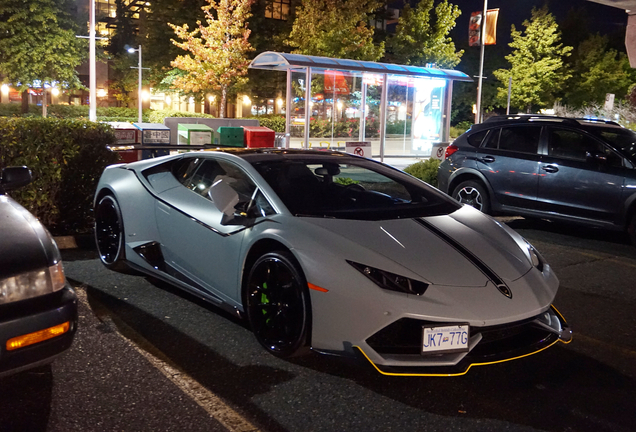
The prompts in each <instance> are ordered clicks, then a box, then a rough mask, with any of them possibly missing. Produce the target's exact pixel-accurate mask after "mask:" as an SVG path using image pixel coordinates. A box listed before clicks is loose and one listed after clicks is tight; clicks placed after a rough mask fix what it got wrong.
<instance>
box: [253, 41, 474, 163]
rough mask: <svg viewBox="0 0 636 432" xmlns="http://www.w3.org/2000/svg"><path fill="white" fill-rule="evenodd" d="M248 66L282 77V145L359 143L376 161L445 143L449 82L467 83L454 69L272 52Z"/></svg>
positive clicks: (422, 152) (428, 153) (424, 154)
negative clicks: (281, 73) (284, 75)
mask: <svg viewBox="0 0 636 432" xmlns="http://www.w3.org/2000/svg"><path fill="white" fill-rule="evenodd" d="M249 67H250V68H253V69H265V70H272V71H284V72H286V73H287V85H286V105H285V115H286V126H285V145H286V147H304V148H317V147H318V148H325V147H327V148H337V149H344V147H345V144H346V143H347V142H364V143H370V144H371V146H372V153H373V156H374V157H380V159H381V160H383V159H384V157H385V156H412V157H428V156H431V155H432V152H433V149H434V148H435V147H436V146H437V147H438V146H440V145H444V144H447V143H448V141H449V130H450V113H451V98H452V89H453V86H452V83H453V81H472V79H471V78H470V77H469V76H468V75H466V74H464V73H462V72H459V71H455V70H445V69H438V68H433V67H419V66H409V65H397V64H388V63H377V62H370V61H359V60H348V59H337V58H328V57H318V56H307V55H301V54H289V53H278V52H272V51H268V52H264V53H261V54H259V55H258V56H257V57H256V58H255V59H254V60H253V61H252V62H251V64H250V66H249ZM367 145H368V144H367ZM433 156H434V155H433Z"/></svg>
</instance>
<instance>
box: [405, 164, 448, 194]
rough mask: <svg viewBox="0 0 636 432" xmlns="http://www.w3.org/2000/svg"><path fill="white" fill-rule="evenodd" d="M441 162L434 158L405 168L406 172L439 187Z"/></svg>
mask: <svg viewBox="0 0 636 432" xmlns="http://www.w3.org/2000/svg"><path fill="white" fill-rule="evenodd" d="M441 162H442V161H440V160H439V159H433V158H431V159H427V160H424V161H419V162H416V163H414V164H411V165H409V166H407V167H406V168H404V172H406V173H408V174H411V175H412V176H413V177H417V178H418V179H420V180H424V181H425V182H426V183H428V184H430V185H431V186H435V187H437V169H438V168H439V164H440V163H441Z"/></svg>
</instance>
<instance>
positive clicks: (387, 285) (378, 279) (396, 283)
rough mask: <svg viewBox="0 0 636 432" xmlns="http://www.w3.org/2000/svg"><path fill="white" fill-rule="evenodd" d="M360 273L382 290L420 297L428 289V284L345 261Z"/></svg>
mask: <svg viewBox="0 0 636 432" xmlns="http://www.w3.org/2000/svg"><path fill="white" fill-rule="evenodd" d="M347 262H348V263H349V264H351V265H352V266H353V268H355V269H356V270H358V271H359V272H360V273H362V274H363V275H365V276H366V277H368V278H369V279H371V280H372V281H373V282H375V284H376V285H377V286H379V287H380V288H382V289H386V290H390V291H397V292H401V293H406V294H414V295H422V294H424V292H425V291H426V289H427V288H428V284H427V283H425V282H422V281H418V280H415V279H411V278H407V277H406V276H400V275H397V274H395V273H391V272H388V271H384V270H380V269H377V268H375V267H369V266H368V265H364V264H360V263H357V262H353V261H349V260H347Z"/></svg>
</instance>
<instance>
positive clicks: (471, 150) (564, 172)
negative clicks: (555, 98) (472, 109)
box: [438, 116, 636, 244]
mask: <svg viewBox="0 0 636 432" xmlns="http://www.w3.org/2000/svg"><path fill="white" fill-rule="evenodd" d="M438 183H439V188H440V189H441V190H443V191H444V192H446V193H448V194H449V195H452V196H453V197H454V198H456V199H457V200H459V201H460V202H463V203H466V204H470V205H472V206H473V207H476V208H478V209H480V210H481V211H483V212H485V213H500V214H517V215H523V216H530V217H542V218H548V219H554V220H562V221H569V222H576V223H583V224H586V225H591V226H596V227H602V228H609V229H615V230H626V231H627V232H628V233H629V235H630V238H631V240H632V242H634V243H635V244H636V211H635V210H636V133H634V132H632V131H630V130H628V129H625V128H623V127H621V126H620V125H618V124H617V123H614V122H609V121H599V120H587V119H573V118H562V117H548V116H501V117H494V118H491V119H489V120H488V121H486V122H484V123H482V124H478V125H475V126H473V127H472V128H471V129H469V130H468V131H466V133H464V134H463V135H461V136H460V137H459V138H457V139H456V140H455V141H454V142H453V144H451V145H450V146H448V148H447V150H446V159H445V160H444V161H443V162H442V163H441V165H440V167H439V171H438Z"/></svg>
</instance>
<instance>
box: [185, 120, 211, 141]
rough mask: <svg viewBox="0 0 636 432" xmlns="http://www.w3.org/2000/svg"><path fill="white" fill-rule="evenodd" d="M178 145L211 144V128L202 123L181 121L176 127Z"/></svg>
mask: <svg viewBox="0 0 636 432" xmlns="http://www.w3.org/2000/svg"><path fill="white" fill-rule="evenodd" d="M177 132H178V133H179V136H178V141H177V144H179V145H209V144H212V129H211V128H209V127H208V126H206V125H202V124H192V123H181V124H179V126H178V128H177Z"/></svg>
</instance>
